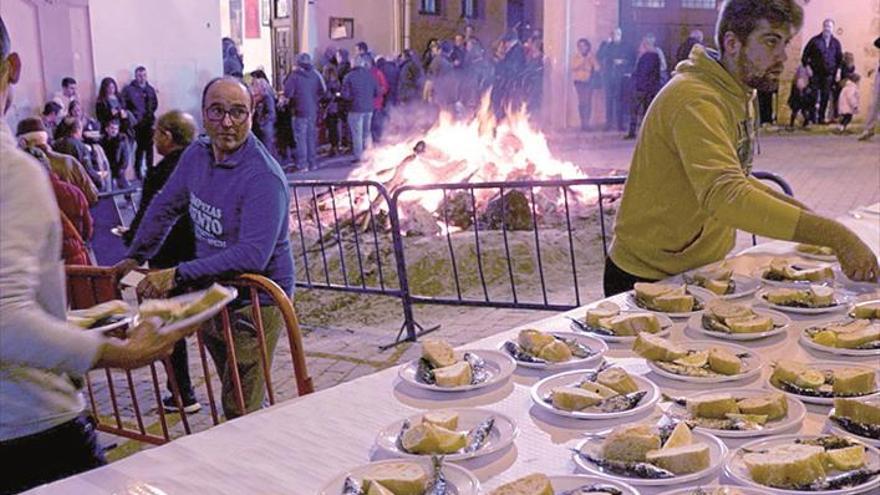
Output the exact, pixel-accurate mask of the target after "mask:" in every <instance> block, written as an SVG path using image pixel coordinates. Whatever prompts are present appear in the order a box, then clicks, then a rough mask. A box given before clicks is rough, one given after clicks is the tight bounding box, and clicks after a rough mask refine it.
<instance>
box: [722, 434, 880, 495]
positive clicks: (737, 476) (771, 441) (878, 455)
mask: <svg viewBox="0 0 880 495" xmlns="http://www.w3.org/2000/svg"><path fill="white" fill-rule="evenodd" d="M818 436H819V435H780V436H776V437H770V438H763V439H760V440H754V441H751V442H749V443H746V444H744V445H742V446H741V447H740V448H738V449H736V450H734V451H732V452H731V453H730V455H729V456H728V457H727V460H726V461H725V463H724V471H725V473H727V475H728V476H730V477H731V478H733V479H734V480H736V481H737V482H739V483H742V484H744V485H747V486H751V487H754V488H758V489H761V490H764V493H766V494H779V495H800V494H810V495H847V494H854V493H869V492H870V493H876V492H873V491H872V490H873V489H874V488H876V487H878V486H880V476H875V477H874V478H873V479H872V480H870V481H868V482H867V483H864V484H862V485H859V486H856V487H852V488H846V489H842V490H822V491H798V490H782V489H779V488H771V487H769V486H764V485H761V484H759V483H756V482H754V481H752V477H751V476H750V475H749V470H748V469H747V468H746V466H745V463H744V462H743V456H742V451H744V450H764V449H767V448H770V447H774V446H776V445H783V444H788V443H793V442H794V441H795V440H797V439H799V438H800V439H811V438H816V437H818ZM866 450H867V452H866V456H867V458H868V462H867V466H869V467H872V468H874V469H877V468H880V451H878V450H877V449H876V448H874V447H871V446H866Z"/></svg>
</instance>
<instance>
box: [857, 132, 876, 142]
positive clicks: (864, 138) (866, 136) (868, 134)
mask: <svg viewBox="0 0 880 495" xmlns="http://www.w3.org/2000/svg"><path fill="white" fill-rule="evenodd" d="M872 137H874V131H873V130H870V131H865V132H863V133H862V134H861V135H860V136H859V141H867V140H869V139H871V138H872Z"/></svg>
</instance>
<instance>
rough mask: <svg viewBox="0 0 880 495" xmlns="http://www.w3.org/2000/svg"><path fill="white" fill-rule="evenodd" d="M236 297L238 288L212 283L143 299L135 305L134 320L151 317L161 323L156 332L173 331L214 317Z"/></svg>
mask: <svg viewBox="0 0 880 495" xmlns="http://www.w3.org/2000/svg"><path fill="white" fill-rule="evenodd" d="M236 297H238V291H237V290H236V289H235V288H234V287H225V286H222V285H220V284H213V285H211V286H210V287H208V288H207V289H205V290H200V291H196V292H189V293H186V294H183V295H180V296H176V297H172V298H169V299H147V300H145V301H143V302H141V304H140V306H138V314H137V317H136V318H135V319H136V320H143V319H146V318H150V317H154V316H155V317H158V318H160V319H161V320H162V321H163V323H164V324H163V325H162V328H161V329H160V330H159V331H160V332H166V333H167V332H174V331H177V330H180V329H181V328H186V327H190V326H193V325H198V324H200V323H203V322H205V321H207V320H209V319H211V318H213V317H214V316H217V314H218V313H220V311H222V310H223V308H225V307H226V305H227V304H229V303H231V302H232V301H234V300H235V298H236Z"/></svg>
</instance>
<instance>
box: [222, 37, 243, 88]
mask: <svg viewBox="0 0 880 495" xmlns="http://www.w3.org/2000/svg"><path fill="white" fill-rule="evenodd" d="M221 43H222V49H223V75H224V76H232V77H237V78H239V79H241V78H242V77H244V59H243V58H242V56H241V54H240V53H238V47H236V46H235V41H233V39H232V38H223V40H222V42H221Z"/></svg>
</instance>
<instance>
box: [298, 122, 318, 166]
mask: <svg viewBox="0 0 880 495" xmlns="http://www.w3.org/2000/svg"><path fill="white" fill-rule="evenodd" d="M293 139H294V141H295V142H296V150H295V152H296V156H295V159H296V166H297V167H299V168H303V167H308V169H309V170H311V169H312V168H314V167H315V165H316V164H317V152H316V151H315V148H317V147H318V128H317V126H316V125H315V118H314V117H294V118H293Z"/></svg>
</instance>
